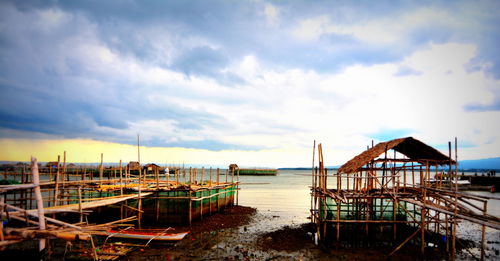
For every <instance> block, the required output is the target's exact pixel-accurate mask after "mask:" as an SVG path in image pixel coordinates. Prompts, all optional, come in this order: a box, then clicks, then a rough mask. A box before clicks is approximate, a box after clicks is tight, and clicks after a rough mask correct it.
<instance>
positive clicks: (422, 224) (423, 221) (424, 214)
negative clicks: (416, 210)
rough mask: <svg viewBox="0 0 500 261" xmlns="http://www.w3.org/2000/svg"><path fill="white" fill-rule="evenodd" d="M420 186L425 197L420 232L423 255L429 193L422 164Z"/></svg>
mask: <svg viewBox="0 0 500 261" xmlns="http://www.w3.org/2000/svg"><path fill="white" fill-rule="evenodd" d="M426 166H427V167H428V166H429V164H427V165H426ZM420 186H421V188H422V190H423V198H422V203H423V206H422V209H421V215H420V219H421V220H420V229H421V231H420V233H421V235H420V236H421V240H420V243H421V244H420V253H421V254H422V256H423V255H424V254H425V218H426V217H425V216H426V210H425V205H426V201H427V193H426V191H427V190H426V189H425V186H426V184H425V178H424V177H423V173H422V166H420Z"/></svg>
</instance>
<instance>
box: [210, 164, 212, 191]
mask: <svg viewBox="0 0 500 261" xmlns="http://www.w3.org/2000/svg"><path fill="white" fill-rule="evenodd" d="M211 186H212V167H210V187H211Z"/></svg>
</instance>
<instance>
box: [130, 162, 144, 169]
mask: <svg viewBox="0 0 500 261" xmlns="http://www.w3.org/2000/svg"><path fill="white" fill-rule="evenodd" d="M127 167H128V169H129V170H141V164H139V162H137V161H131V162H129V163H128V165H127Z"/></svg>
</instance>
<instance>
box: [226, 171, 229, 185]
mask: <svg viewBox="0 0 500 261" xmlns="http://www.w3.org/2000/svg"><path fill="white" fill-rule="evenodd" d="M227 176H229V169H226V183H227Z"/></svg>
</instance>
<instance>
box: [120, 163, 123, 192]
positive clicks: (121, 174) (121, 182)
mask: <svg viewBox="0 0 500 261" xmlns="http://www.w3.org/2000/svg"><path fill="white" fill-rule="evenodd" d="M122 176H123V168H122V160H120V196H123V180H122Z"/></svg>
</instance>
